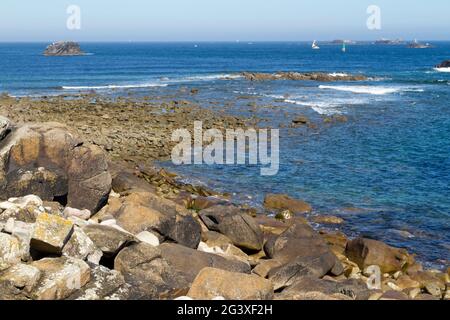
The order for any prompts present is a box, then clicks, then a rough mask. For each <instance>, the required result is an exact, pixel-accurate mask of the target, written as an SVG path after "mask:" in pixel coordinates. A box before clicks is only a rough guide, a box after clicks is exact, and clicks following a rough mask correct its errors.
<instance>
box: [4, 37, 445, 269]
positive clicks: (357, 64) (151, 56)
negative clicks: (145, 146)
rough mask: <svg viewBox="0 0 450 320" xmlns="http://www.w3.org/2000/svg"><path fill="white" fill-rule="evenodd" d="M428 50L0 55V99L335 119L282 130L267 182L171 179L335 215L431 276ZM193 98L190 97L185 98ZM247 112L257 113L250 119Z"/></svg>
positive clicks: (14, 49)
mask: <svg viewBox="0 0 450 320" xmlns="http://www.w3.org/2000/svg"><path fill="white" fill-rule="evenodd" d="M435 45H436V48H432V49H426V50H418V49H407V48H404V47H401V46H373V45H355V46H349V47H348V51H347V53H346V54H343V53H342V52H341V51H340V47H339V46H331V45H330V46H328V45H321V50H314V51H313V50H311V49H310V44H302V43H254V44H253V45H249V44H246V43H239V44H238V43H216V44H214V43H199V44H198V47H195V46H194V44H192V43H172V44H170V43H166V44H155V43H154V44H143V43H122V44H95V43H86V44H82V48H83V49H84V50H85V51H86V52H89V53H92V54H90V55H87V56H82V57H68V58H67V57H66V58H58V57H43V56H41V55H40V53H41V52H42V51H43V49H44V48H45V45H44V44H39V43H35V44H0V71H1V72H0V90H1V91H8V92H10V94H13V95H51V94H62V93H76V92H86V91H88V90H90V89H94V90H96V91H97V92H100V93H103V94H107V95H109V94H115V95H120V94H124V93H129V92H130V91H131V92H134V93H136V94H139V95H149V96H161V97H162V98H161V99H163V98H164V97H173V98H174V99H176V98H184V99H190V100H194V101H196V102H199V103H201V104H203V105H205V106H206V107H212V108H221V107H222V106H223V105H225V104H226V103H230V111H231V112H235V113H236V114H242V115H253V114H255V115H257V116H259V117H263V118H267V119H268V121H267V125H268V126H269V125H270V126H273V127H277V126H278V125H279V124H280V123H286V122H289V121H290V119H291V118H294V117H295V116H296V115H299V114H305V115H307V116H308V117H309V118H310V119H312V121H313V122H321V121H322V117H324V116H329V115H333V114H343V115H345V116H347V117H348V119H349V120H348V121H347V122H345V123H335V124H330V125H320V126H319V127H318V129H314V130H305V129H302V128H300V129H282V130H281V138H280V139H281V140H280V143H281V154H280V156H281V167H280V172H279V174H278V175H277V176H275V177H261V176H260V175H259V168H258V167H255V166H245V167H242V166H215V167H206V166H182V167H176V168H173V169H174V170H176V171H178V172H180V173H183V174H188V175H189V176H190V177H191V178H192V179H194V180H199V181H202V182H203V183H207V184H210V185H212V186H213V187H215V188H218V189H220V190H223V191H228V192H234V193H236V197H237V198H238V199H240V200H242V201H248V202H251V203H254V204H260V203H261V202H262V197H263V195H264V193H266V192H279V193H288V194H290V195H291V196H293V197H297V198H301V199H304V200H306V201H308V202H310V203H311V204H312V205H313V207H314V208H315V209H316V210H317V212H319V213H326V214H335V215H339V216H342V217H343V218H344V219H345V221H346V222H345V224H344V225H343V229H344V231H346V232H348V233H350V234H352V235H356V234H363V235H366V236H369V237H373V238H376V239H381V240H384V241H387V242H388V243H390V244H392V245H395V246H400V247H406V248H408V249H409V250H411V251H412V252H415V253H417V254H418V256H419V258H420V259H421V260H423V261H426V262H428V263H429V264H431V265H438V266H439V265H443V264H447V265H448V261H450V250H449V247H450V186H449V181H450V158H449V155H450V103H449V101H450V85H449V83H450V74H449V73H448V72H438V71H436V70H434V68H433V67H434V65H436V64H438V63H440V62H441V61H442V60H445V59H449V58H450V57H449V56H450V43H435ZM246 70H249V71H265V72H274V71H324V72H327V73H352V74H355V73H362V74H365V75H367V76H370V77H371V79H370V80H369V81H366V82H358V83H341V82H333V83H316V82H295V81H269V82H260V83H252V82H249V81H246V80H244V79H242V78H240V77H238V76H236V74H235V73H236V72H240V71H246ZM225 79H228V80H225ZM193 87H195V88H198V89H199V94H198V95H196V96H191V95H190V94H189V90H185V91H181V89H182V88H188V89H190V88H193ZM251 102H256V103H257V105H258V108H257V109H256V110H255V111H254V112H249V108H248V104H249V103H251ZM265 106H270V107H265ZM186 125H187V126H192V125H193V124H186ZM166 165H169V166H170V164H166ZM349 208H357V209H349Z"/></svg>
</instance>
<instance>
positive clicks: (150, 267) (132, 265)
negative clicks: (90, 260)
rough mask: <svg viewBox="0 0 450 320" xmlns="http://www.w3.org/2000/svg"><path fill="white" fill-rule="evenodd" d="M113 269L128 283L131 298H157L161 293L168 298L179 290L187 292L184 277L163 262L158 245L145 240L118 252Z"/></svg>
mask: <svg viewBox="0 0 450 320" xmlns="http://www.w3.org/2000/svg"><path fill="white" fill-rule="evenodd" d="M190 259H191V260H192V261H194V259H192V258H190ZM114 269H115V270H117V271H120V272H121V273H122V274H123V275H124V277H125V280H126V282H127V283H129V284H130V285H131V288H130V290H131V292H130V298H132V299H158V298H160V297H161V296H162V295H166V296H168V297H171V296H172V295H176V293H177V292H180V291H181V292H182V294H184V293H185V292H187V288H188V283H187V281H186V280H185V279H184V277H182V276H180V275H179V274H178V273H177V272H176V271H175V270H174V269H173V268H172V267H171V266H170V265H169V264H168V263H167V261H166V260H165V259H164V258H163V257H162V255H161V251H160V249H159V248H157V247H153V246H151V245H149V244H146V243H139V244H134V245H131V246H129V247H127V248H125V249H123V250H122V251H120V253H119V254H118V255H117V257H116V258H115V260H114ZM182 294H181V295H182Z"/></svg>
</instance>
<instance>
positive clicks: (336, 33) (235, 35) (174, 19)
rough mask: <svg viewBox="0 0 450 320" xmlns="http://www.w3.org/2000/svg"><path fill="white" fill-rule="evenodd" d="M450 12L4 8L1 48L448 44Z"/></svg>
mask: <svg viewBox="0 0 450 320" xmlns="http://www.w3.org/2000/svg"><path fill="white" fill-rule="evenodd" d="M70 5H77V6H78V7H79V8H80V17H81V19H80V29H74V30H69V29H68V28H67V19H68V18H69V17H70V15H69V14H68V13H67V8H68V7H69V6H70ZM370 5H377V6H378V7H379V8H380V10H381V11H380V13H381V14H380V17H381V30H369V29H368V27H367V23H366V22H367V19H368V18H369V14H368V13H367V8H368V7H369V6H370ZM449 12H450V1H448V0H428V1H423V0H408V1H407V0H395V1H392V0H369V1H367V0H314V1H312V0H240V1H239V0H127V1H124V0H70V1H67V0H37V1H36V0H1V1H0V41H55V40H74V41H236V40H241V41H302V40H305V41H306V40H312V39H317V40H333V39H353V40H374V39H379V38H382V37H384V38H403V39H414V38H417V39H423V40H450V18H449Z"/></svg>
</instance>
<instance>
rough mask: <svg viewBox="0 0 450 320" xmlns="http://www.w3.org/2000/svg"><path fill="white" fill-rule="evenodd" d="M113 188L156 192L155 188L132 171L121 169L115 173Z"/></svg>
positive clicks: (126, 190) (120, 191)
mask: <svg viewBox="0 0 450 320" xmlns="http://www.w3.org/2000/svg"><path fill="white" fill-rule="evenodd" d="M112 188H113V190H114V191H115V192H118V193H122V192H130V191H146V192H153V193H154V192H155V188H154V187H153V186H152V185H150V184H149V183H147V182H145V181H144V180H142V179H140V178H138V177H137V176H135V175H134V174H132V173H131V172H126V171H119V172H117V173H115V174H113V177H112Z"/></svg>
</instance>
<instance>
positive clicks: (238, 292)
mask: <svg viewBox="0 0 450 320" xmlns="http://www.w3.org/2000/svg"><path fill="white" fill-rule="evenodd" d="M188 296H189V297H191V298H193V299H198V300H211V299H214V298H216V297H223V298H225V299H227V300H271V299H272V298H273V287H272V284H271V282H270V281H268V280H266V279H263V278H261V277H259V276H257V275H249V274H242V273H234V272H229V271H225V270H221V269H214V268H205V269H203V270H202V271H201V272H200V273H199V274H198V276H197V277H196V278H195V280H194V283H193V284H192V287H191V289H190V290H189V292H188Z"/></svg>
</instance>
